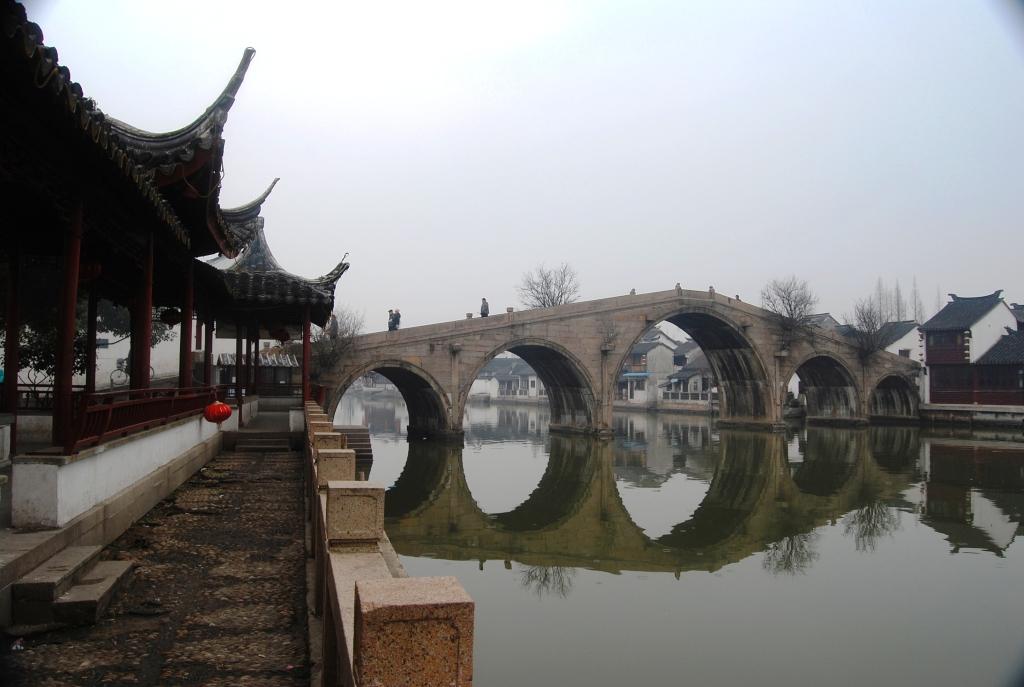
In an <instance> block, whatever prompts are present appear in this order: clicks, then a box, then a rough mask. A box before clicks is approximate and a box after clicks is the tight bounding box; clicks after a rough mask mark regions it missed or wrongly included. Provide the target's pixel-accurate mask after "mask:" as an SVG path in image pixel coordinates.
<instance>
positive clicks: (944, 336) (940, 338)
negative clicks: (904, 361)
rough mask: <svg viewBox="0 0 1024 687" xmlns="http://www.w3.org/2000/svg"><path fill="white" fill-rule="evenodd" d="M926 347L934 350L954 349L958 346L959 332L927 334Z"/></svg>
mask: <svg viewBox="0 0 1024 687" xmlns="http://www.w3.org/2000/svg"><path fill="white" fill-rule="evenodd" d="M928 345H929V346H934V347H936V348H954V347H956V346H959V345H960V333H959V332H929V333H928Z"/></svg>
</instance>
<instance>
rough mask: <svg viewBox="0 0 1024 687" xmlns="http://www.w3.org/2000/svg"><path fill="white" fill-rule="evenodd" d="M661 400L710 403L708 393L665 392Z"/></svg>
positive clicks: (709, 394) (662, 393)
mask: <svg viewBox="0 0 1024 687" xmlns="http://www.w3.org/2000/svg"><path fill="white" fill-rule="evenodd" d="M661 398H662V400H665V401H710V400H711V393H710V392H708V391H663V392H661Z"/></svg>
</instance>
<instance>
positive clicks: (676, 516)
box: [338, 400, 1024, 685]
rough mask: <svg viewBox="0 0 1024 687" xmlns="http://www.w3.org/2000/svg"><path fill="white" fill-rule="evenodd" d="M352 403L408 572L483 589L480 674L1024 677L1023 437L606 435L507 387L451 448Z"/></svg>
mask: <svg viewBox="0 0 1024 687" xmlns="http://www.w3.org/2000/svg"><path fill="white" fill-rule="evenodd" d="M346 408H347V410H346V412H348V414H347V415H345V416H344V417H341V416H339V418H338V421H339V422H342V421H344V422H346V423H357V422H362V421H367V422H370V423H371V424H373V425H375V426H377V427H378V428H380V430H379V431H377V432H375V434H374V452H375V459H376V462H375V463H374V464H373V465H372V466H365V467H367V468H368V469H369V470H370V473H371V474H370V477H371V479H373V480H374V481H381V482H383V483H385V484H386V485H388V486H389V490H388V493H387V498H386V526H387V530H388V534H389V536H390V537H391V540H392V542H393V544H394V546H395V548H396V550H397V551H398V552H399V554H401V555H402V557H403V561H404V563H405V565H406V567H407V568H408V569H409V570H410V572H412V573H413V574H417V575H436V574H441V575H449V574H454V575H457V576H458V577H459V579H460V581H462V583H463V584H464V585H465V586H466V587H467V589H468V590H469V591H470V593H471V594H473V596H474V599H476V600H477V602H478V604H479V609H480V610H479V612H478V627H477V645H476V649H477V654H476V659H477V660H476V664H477V665H476V673H477V677H478V681H479V682H480V684H488V685H519V684H524V683H526V684H560V685H577V684H579V685H584V684H586V685H605V684H676V683H678V682H680V681H683V677H684V676H685V677H686V678H687V679H686V680H685V681H686V682H688V683H692V684H702V685H704V684H744V683H750V682H755V681H756V682H757V684H759V685H775V684H779V685H782V684H785V685H792V684H850V685H853V684H863V683H864V682H869V683H874V684H881V683H886V684H890V683H891V684H967V683H972V684H1011V682H1009V680H1011V679H1012V678H1011V677H1010V676H1011V673H1012V671H1013V670H1014V667H1015V662H1017V661H1020V660H1021V659H1022V657H1024V632H1022V631H1021V630H1020V626H1019V622H1018V621H1019V617H1021V615H1022V614H1024V595H1020V594H1019V580H1020V579H1022V576H1024V549H1022V547H1021V545H1020V544H1019V542H1018V541H1017V539H1018V535H1019V534H1020V533H1021V526H1020V523H1021V520H1022V517H1024V496H1022V492H1024V443H1021V441H1020V439H1021V437H1020V436H1017V437H1015V441H1012V442H1006V441H994V440H993V441H990V440H988V439H985V438H979V437H978V436H973V437H972V436H954V435H950V436H940V435H938V434H936V433H934V432H932V433H926V432H922V431H919V430H918V429H917V428H912V427H910V428H908V427H890V426H886V427H872V428H859V429H838V428H823V427H810V428H807V429H799V430H796V431H793V432H791V433H789V434H771V433H764V432H747V431H741V430H732V429H730V430H727V429H718V428H716V427H715V426H714V425H713V424H711V423H710V422H709V421H708V420H707V419H706V418H701V417H688V416H678V415H664V414H661V415H658V414H645V413H634V414H622V415H618V416H616V417H615V421H614V426H615V431H616V438H615V440H614V441H612V442H600V441H594V440H590V439H587V438H583V437H568V436H563V435H552V436H549V435H548V434H547V431H546V427H547V422H546V419H545V417H544V415H543V413H544V410H543V409H540V408H536V407H526V406H497V405H495V406H489V407H479V408H473V407H471V409H470V413H469V415H468V417H467V420H466V425H465V429H466V432H465V438H466V442H465V446H452V445H446V444H441V443H434V442H412V443H410V442H407V441H406V440H405V438H404V437H403V436H402V434H401V432H400V431H398V428H400V427H403V426H404V425H405V423H406V420H405V419H404V416H403V411H402V409H401V407H400V406H399V407H398V409H397V410H396V409H395V407H394V406H393V405H391V404H390V402H384V401H380V400H372V401H370V400H367V401H365V402H362V403H356V404H355V405H354V406H351V407H348V406H344V407H343V409H346ZM968 554H969V555H968ZM940 628H941V631H940ZM857 647H859V649H857ZM851 651H854V653H856V652H857V651H860V652H861V654H860V659H858V660H852V659H851V658H850V656H851V653H850V652H851ZM794 652H796V653H794ZM797 654H799V659H798V660H797V659H796V658H795V656H796V655H797ZM684 665H685V670H684V671H683V672H680V671H681V670H683V666H684ZM883 674H884V675H886V676H887V677H886V678H884V679H882V678H881V675H883ZM894 675H914V676H915V677H914V679H912V680H903V679H892V680H889V677H891V676H894Z"/></svg>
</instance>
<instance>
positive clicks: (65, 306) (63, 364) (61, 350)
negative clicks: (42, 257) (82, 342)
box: [53, 200, 84, 446]
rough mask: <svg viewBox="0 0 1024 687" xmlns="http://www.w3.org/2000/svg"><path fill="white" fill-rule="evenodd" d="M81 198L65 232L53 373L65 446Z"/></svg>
mask: <svg viewBox="0 0 1024 687" xmlns="http://www.w3.org/2000/svg"><path fill="white" fill-rule="evenodd" d="M83 212H84V210H83V207H82V201H81V200H77V201H76V202H75V206H74V208H73V209H72V210H71V223H70V224H69V225H68V231H67V234H65V236H64V269H63V272H64V278H63V284H62V287H61V293H60V309H59V311H60V314H59V316H58V321H57V360H56V365H55V370H54V375H53V396H54V398H53V443H54V444H55V445H57V446H62V445H64V443H65V440H66V439H67V437H68V433H69V432H70V431H71V411H72V407H71V378H72V376H73V375H74V374H75V369H74V368H75V333H76V331H77V322H76V319H75V314H76V313H75V310H76V308H77V307H78V267H79V262H80V261H81V257H82V215H83Z"/></svg>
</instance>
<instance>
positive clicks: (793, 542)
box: [761, 532, 819, 575]
mask: <svg viewBox="0 0 1024 687" xmlns="http://www.w3.org/2000/svg"><path fill="white" fill-rule="evenodd" d="M817 540H818V534H817V533H816V532H802V533H800V534H794V535H791V536H788V537H783V538H782V539H779V540H778V541H775V542H772V543H770V544H769V545H768V548H766V549H765V552H764V558H762V559H761V566H762V567H763V568H764V569H765V570H767V571H768V572H770V573H772V574H773V575H780V574H786V575H803V574H804V573H806V572H807V571H808V570H809V569H810V567H811V566H812V565H813V564H814V561H816V560H818V557H819V556H818V552H817V551H815V550H814V545H815V543H816V542H817Z"/></svg>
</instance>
